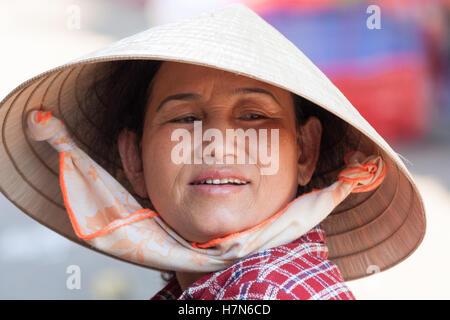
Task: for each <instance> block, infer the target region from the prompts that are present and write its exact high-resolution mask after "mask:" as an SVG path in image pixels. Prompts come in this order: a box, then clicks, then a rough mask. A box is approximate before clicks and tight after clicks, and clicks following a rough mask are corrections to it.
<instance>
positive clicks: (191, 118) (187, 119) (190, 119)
mask: <svg viewBox="0 0 450 320" xmlns="http://www.w3.org/2000/svg"><path fill="white" fill-rule="evenodd" d="M196 120H198V119H197V117H195V116H186V117H182V118H177V119H173V120H171V121H170V122H182V123H189V122H194V121H196Z"/></svg>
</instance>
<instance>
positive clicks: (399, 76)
mask: <svg viewBox="0 0 450 320" xmlns="http://www.w3.org/2000/svg"><path fill="white" fill-rule="evenodd" d="M235 2H241V3H245V4H246V5H247V6H249V7H250V8H252V9H253V10H254V11H256V12H257V13H258V14H260V15H261V16H262V17H263V18H264V19H265V20H266V21H267V22H269V23H270V24H272V25H273V26H274V27H275V28H277V29H278V30H279V31H280V32H281V33H282V34H284V35H285V36H286V37H287V38H289V39H290V40H291V41H292V42H293V43H294V44H295V45H297V46H298V47H299V48H300V49H301V50H302V51H303V52H304V53H305V54H306V55H307V56H308V57H309V58H310V59H311V60H312V61H313V62H314V63H315V64H316V65H318V66H319V68H320V69H321V70H322V71H324V73H325V74H326V75H327V76H328V77H329V78H330V79H331V80H332V81H333V82H334V83H335V84H336V86H337V87H338V88H339V89H341V91H342V92H343V93H344V95H345V96H346V97H347V98H348V99H349V100H350V101H351V102H352V103H353V105H354V106H355V107H356V108H357V109H358V110H359V112H360V113H361V114H362V115H363V116H364V117H365V118H366V119H367V120H368V121H369V122H370V123H371V124H372V125H373V126H374V128H375V129H376V130H377V131H378V132H379V133H380V134H381V135H382V136H383V137H384V138H385V140H387V142H388V143H390V144H391V146H392V147H393V149H394V150H395V151H396V152H398V153H399V154H400V155H401V156H402V157H403V159H404V161H405V164H406V166H407V167H408V169H409V170H410V171H411V173H412V174H413V176H414V178H415V179H416V182H417V185H418V187H419V189H420V191H421V192H422V195H423V197H424V202H425V207H426V210H427V214H428V215H427V233H426V235H425V238H424V241H423V243H422V245H421V246H420V247H419V248H418V249H417V250H416V252H415V253H414V254H413V255H412V256H410V257H409V258H408V259H407V260H405V261H404V262H402V263H401V264H399V265H397V266H395V267H394V268H391V269H389V270H387V271H384V272H380V273H376V274H374V275H372V276H370V277H368V278H365V279H361V280H355V281H350V282H348V285H349V286H350V288H351V289H352V291H353V293H354V294H355V296H356V298H357V299H450V292H449V290H448V287H449V286H450V272H448V270H450V250H449V249H448V245H450V232H449V227H450V90H449V89H450V56H449V55H450V36H449V32H450V1H440V0H427V1H422V0H392V1H390V0H383V1H375V0H372V1H358V0H346V1H344V0H341V1H338V0H276V1H275V0H247V1H226V0H189V1H185V0H15V1H7V0H0V39H1V53H0V57H1V59H0V70H1V73H0V99H3V98H4V97H5V96H6V95H7V94H8V93H9V92H10V91H11V90H13V89H14V88H15V87H16V86H18V85H19V84H20V83H22V82H23V81H25V80H27V79H29V78H31V77H33V76H35V75H37V74H39V73H41V72H43V71H46V70H47V69H50V68H53V67H56V66H58V65H61V64H64V63H66V62H69V61H70V60H72V59H75V58H77V57H79V56H82V55H84V54H87V53H89V52H91V51H94V50H96V49H98V48H101V47H103V46H106V45H107V44H109V43H111V42H114V41H117V40H119V39H121V38H123V37H126V36H130V35H133V34H135V33H137V32H140V31H143V30H145V29H148V28H149V27H152V26H154V25H158V24H162V23H167V22H172V21H176V20H179V19H182V18H186V17H189V16H192V15H196V14H198V13H200V12H202V11H204V10H211V9H214V8H219V7H222V6H224V5H227V4H229V3H235ZM0 210H1V216H0V217H1V219H0V298H1V299H149V298H150V297H152V296H153V295H154V294H155V293H156V292H157V291H158V290H160V289H161V288H162V287H163V285H164V281H163V280H162V278H161V276H160V274H159V273H158V272H154V271H151V270H147V269H144V268H142V267H137V266H134V265H131V264H127V263H124V262H121V261H118V260H115V259H112V258H109V257H106V256H103V255H101V254H98V253H95V252H93V251H90V250H88V249H86V248H84V247H81V246H78V245H76V244H74V243H72V242H71V241H69V240H66V239H65V238H63V237H61V236H59V235H58V234H56V233H54V232H53V231H50V230H48V229H46V228H45V227H43V226H41V225H39V224H38V223H36V222H34V221H33V220H32V219H31V218H28V216H26V215H25V214H23V213H22V212H21V211H20V210H19V209H17V208H16V207H15V206H14V205H13V204H12V203H10V202H9V201H8V200H7V199H6V198H5V197H4V196H3V195H2V194H0ZM72 266H77V268H79V269H78V270H79V271H80V272H81V273H80V275H81V277H80V282H79V283H78V284H79V286H75V288H73V289H69V288H68V287H71V286H70V285H69V286H68V285H67V281H68V279H70V277H71V274H72V273H71V272H72V271H71V270H73V269H72V268H73V267H72Z"/></svg>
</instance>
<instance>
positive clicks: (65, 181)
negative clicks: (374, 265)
mask: <svg viewBox="0 0 450 320" xmlns="http://www.w3.org/2000/svg"><path fill="white" fill-rule="evenodd" d="M26 120H27V125H28V128H27V134H28V135H29V136H30V137H31V138H32V139H33V140H37V141H43V140H46V141H47V142H48V143H49V144H50V145H51V146H52V147H53V148H54V149H56V150H57V151H58V152H59V159H60V160H59V161H60V163H59V179H60V187H61V191H62V194H63V198H64V204H65V207H66V209H67V212H68V214H69V217H70V221H71V223H72V226H73V228H74V231H75V233H76V235H77V236H78V237H79V238H81V239H83V240H84V241H86V242H88V243H89V244H90V245H92V246H93V247H95V248H97V249H99V250H101V251H103V252H106V253H108V254H111V255H114V256H118V257H120V258H122V259H126V260H129V261H133V262H135V263H138V264H142V265H147V266H149V267H152V268H156V269H160V270H172V271H185V272H213V271H217V270H221V269H224V268H226V267H228V266H230V265H232V264H234V263H235V262H237V261H238V260H240V259H241V258H243V257H245V256H247V255H249V254H250V253H253V252H256V251H260V250H264V249H267V248H271V247H276V246H279V245H282V244H286V243H289V242H291V241H294V240H295V239H297V238H299V237H301V236H302V235H303V234H305V233H306V232H308V231H309V230H310V229H311V228H313V227H314V226H315V225H317V224H318V223H320V222H321V221H322V220H324V219H325V218H326V217H327V216H328V215H329V214H330V213H331V212H332V211H333V209H334V208H335V207H336V206H337V205H338V204H339V203H341V202H342V201H343V200H344V199H345V198H346V197H347V196H348V195H349V194H350V193H352V192H353V193H355V192H365V191H370V190H373V189H375V188H377V187H378V186H379V185H380V184H381V183H382V181H383V180H384V177H385V174H386V166H385V164H384V162H383V160H382V159H381V157H380V156H369V157H367V156H365V155H364V154H363V153H361V152H359V151H353V152H351V153H349V154H347V156H346V157H345V162H346V168H345V169H344V170H342V171H341V172H340V173H339V175H338V180H337V181H336V182H334V183H333V184H331V185H330V186H328V187H326V188H323V189H319V190H314V191H312V192H310V193H307V194H302V195H300V196H299V197H297V198H295V199H294V200H292V201H291V202H289V203H288V204H287V205H286V206H285V207H284V208H283V209H281V210H279V211H278V212H276V213H275V214H274V215H272V216H271V217H270V218H269V219H267V220H265V221H263V222H262V223H260V224H258V225H256V226H254V227H252V228H250V229H248V230H245V231H242V232H238V233H233V234H231V235H229V236H226V237H224V238H218V239H214V240H211V241H208V242H207V243H203V244H200V243H192V242H188V241H186V240H185V239H183V238H182V237H181V236H180V235H178V234H177V233H176V232H175V231H174V230H173V229H172V228H171V227H170V226H169V225H167V224H166V223H165V222H164V221H163V220H162V219H161V217H160V216H159V215H158V213H156V212H154V211H152V210H150V209H146V208H142V207H141V206H140V205H139V203H138V202H137V201H136V200H135V199H134V198H133V197H132V196H131V194H130V193H129V192H128V191H127V190H126V189H125V188H124V187H123V186H122V185H121V184H120V183H119V182H118V181H117V180H115V179H114V178H113V177H112V176H111V175H110V174H109V173H108V172H107V171H106V170H104V169H103V168H102V167H101V166H99V165H98V164H97V163H96V162H94V161H93V160H92V159H91V158H90V157H89V156H88V155H87V154H86V153H85V152H84V151H83V150H81V149H80V148H79V147H78V146H77V145H76V144H75V142H74V140H73V139H72V138H71V137H70V135H69V133H68V131H67V129H66V127H65V125H64V123H63V122H62V121H61V120H59V119H58V118H56V117H54V116H53V115H52V114H51V112H50V111H43V110H39V111H37V110H33V111H31V112H29V113H28V118H27V119H26Z"/></svg>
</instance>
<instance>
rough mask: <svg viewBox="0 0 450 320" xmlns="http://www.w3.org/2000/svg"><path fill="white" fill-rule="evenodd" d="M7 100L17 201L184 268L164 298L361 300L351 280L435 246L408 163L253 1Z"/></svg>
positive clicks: (138, 256) (111, 246) (72, 229)
mask: <svg viewBox="0 0 450 320" xmlns="http://www.w3.org/2000/svg"><path fill="white" fill-rule="evenodd" d="M256 35H258V37H259V38H257V37H256ZM255 39H258V41H256V40H255ZM116 60H118V61H116ZM313 102H314V103H313ZM1 106H2V107H1V108H0V110H1V115H2V118H3V119H4V124H3V129H4V130H3V135H4V141H8V140H9V142H7V143H5V144H4V149H2V153H1V155H2V157H4V158H5V159H8V160H9V161H6V162H5V165H3V166H2V173H3V174H4V175H2V177H3V176H4V178H5V179H4V180H3V182H2V191H3V193H4V194H5V195H6V196H7V197H8V198H9V199H10V200H11V201H13V202H14V203H16V204H17V205H18V206H19V207H20V208H21V209H22V210H23V211H25V212H26V213H28V214H29V215H31V216H33V217H34V218H35V219H37V220H38V221H39V222H41V223H43V224H45V225H47V226H48V227H50V228H52V229H53V230H56V231H57V232H59V233H61V234H62V235H64V236H66V237H68V238H70V239H72V240H74V241H76V242H78V243H80V244H83V245H89V247H90V248H93V249H94V250H97V251H100V252H103V253H106V254H108V255H111V256H114V257H118V258H120V259H122V260H126V261H129V262H132V263H136V264H139V265H144V266H147V267H150V268H153V269H158V270H165V271H172V272H175V275H176V276H175V277H174V278H173V279H172V280H171V282H170V283H169V284H168V286H167V287H166V288H165V290H163V291H161V292H160V293H159V294H158V295H157V296H155V297H154V298H155V299H161V298H168V297H171V298H179V299H321V298H322V299H353V298H354V297H353V295H352V293H351V292H350V291H349V290H348V288H347V286H346V285H345V283H344V280H348V279H355V278H359V277H363V276H366V275H368V274H369V273H370V270H373V267H376V268H378V269H379V270H384V269H386V268H389V267H391V266H393V265H394V264H396V263H398V262H399V261H401V260H403V259H404V258H405V257H406V256H407V255H409V254H411V253H412V251H414V250H415V248H416V247H417V246H418V244H419V243H420V241H421V239H422V237H423V233H424V227H425V219H424V210H423V205H422V203H421V199H420V195H419V193H418V191H417V189H416V187H415V185H414V182H413V181H412V178H411V177H410V175H409V173H408V171H407V170H406V168H404V165H403V163H402V162H401V160H400V159H399V158H398V156H397V155H396V154H395V152H394V151H392V149H391V148H390V147H389V146H388V145H387V143H386V142H385V141H384V140H383V139H382V138H381V137H380V136H379V135H378V134H377V133H376V132H375V130H373V128H372V127H371V126H370V125H369V124H368V123H367V122H366V121H365V120H364V119H363V118H362V117H361V116H360V115H359V113H358V112H357V111H356V110H355V109H354V108H353V106H351V104H350V103H349V102H348V101H347V100H346V99H345V98H344V97H343V96H342V94H341V93H340V92H339V91H338V90H337V89H336V88H335V87H334V86H333V85H332V84H331V82H329V81H328V79H326V77H325V76H324V75H323V74H322V73H320V71H319V70H318V69H317V68H316V67H315V66H314V65H313V64H312V63H311V62H310V61H309V60H307V58H306V57H304V56H303V55H302V54H301V52H300V51H299V50H298V49H297V48H295V47H294V46H293V45H292V44H291V43H290V42H289V41H288V40H286V39H285V38H284V37H283V36H282V35H280V34H279V33H278V32H276V30H274V29H273V28H271V27H270V26H269V25H268V24H266V23H265V22H264V21H263V20H262V19H260V18H259V17H258V16H257V15H256V14H255V13H253V12H252V11H250V10H249V9H247V8H246V7H244V6H242V5H232V6H229V7H225V8H223V9H220V10H217V11H214V12H209V13H205V14H203V15H200V16H198V17H196V18H193V19H190V20H185V21H181V22H179V23H175V24H169V25H165V26H160V27H156V28H152V29H149V30H148V31H146V32H143V33H140V34H137V35H135V36H133V37H130V38H127V39H123V40H121V41H119V42H117V43H115V44H113V45H111V46H109V47H107V48H105V49H103V50H99V51H97V52H94V53H92V54H91V55H88V56H87V57H85V58H81V59H79V60H78V61H73V62H72V63H70V64H68V65H65V66H62V67H60V68H58V69H55V70H50V71H49V72H47V73H46V74H43V75H41V76H39V77H36V78H34V79H31V80H30V81H28V82H27V83H25V84H23V85H22V86H20V87H18V88H17V89H16V90H14V91H13V92H12V93H11V94H10V95H9V96H8V97H7V98H5V100H4V101H3V102H2V104H1ZM18 106H19V107H18ZM20 106H21V107H22V110H21V111H20V112H19V111H18V110H20V109H19V108H20ZM36 106H37V108H36ZM5 110H6V111H5ZM14 121H16V122H14ZM20 122H22V124H23V128H24V130H25V135H23V134H22V135H21V134H20V131H19V132H17V130H18V129H17V127H19V129H20V130H22V129H21V126H20ZM14 123H15V125H14ZM228 133H230V136H231V137H235V139H230V140H228V139H227V138H228V136H229V135H228ZM242 134H243V136H242ZM239 135H241V138H242V137H244V138H243V139H241V140H239V138H238V137H239ZM18 136H21V137H22V139H18V138H17V137H18ZM24 136H26V137H27V138H23V137H24ZM43 140H45V141H47V142H48V143H47V144H43V143H39V142H38V141H43ZM54 149H56V150H57V151H58V154H59V164H58V158H57V157H56V158H55V154H56V153H55V152H54V151H55V150H54ZM241 156H243V157H242V158H241ZM20 159H22V160H20ZM25 159H34V161H28V160H25ZM2 163H3V162H2ZM10 163H12V165H10ZM58 166H59V173H58V170H55V168H56V167H58ZM42 167H43V168H45V170H44V169H42ZM7 170H8V171H9V172H8V173H7ZM18 177H20V178H18ZM12 178H16V179H19V181H21V182H22V186H23V187H22V188H17V183H15V184H13V183H11V179H12ZM58 178H59V185H58V180H57V179H58ZM13 185H14V188H13V187H12V186H13ZM24 195H26V197H24ZM55 199H58V200H55ZM19 201H20V205H19V204H18V203H19ZM61 211H63V212H65V211H67V214H64V215H63V214H62V213H61ZM330 213H332V214H330ZM325 234H326V235H327V237H326V238H327V245H325ZM328 250H329V251H330V257H328V255H327V253H328Z"/></svg>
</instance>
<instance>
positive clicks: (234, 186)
mask: <svg viewBox="0 0 450 320" xmlns="http://www.w3.org/2000/svg"><path fill="white" fill-rule="evenodd" d="M226 171H228V170H225V171H223V170H218V171H214V172H203V173H201V174H200V175H198V176H197V178H195V179H194V180H193V181H192V182H191V183H189V186H190V187H191V188H192V189H193V190H195V191H198V192H202V193H204V194H208V195H228V194H233V193H237V192H241V191H243V190H244V189H246V188H248V185H249V184H250V180H248V179H246V178H244V177H242V176H240V175H238V174H237V173H235V174H230V172H226ZM227 174H228V175H227Z"/></svg>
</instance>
